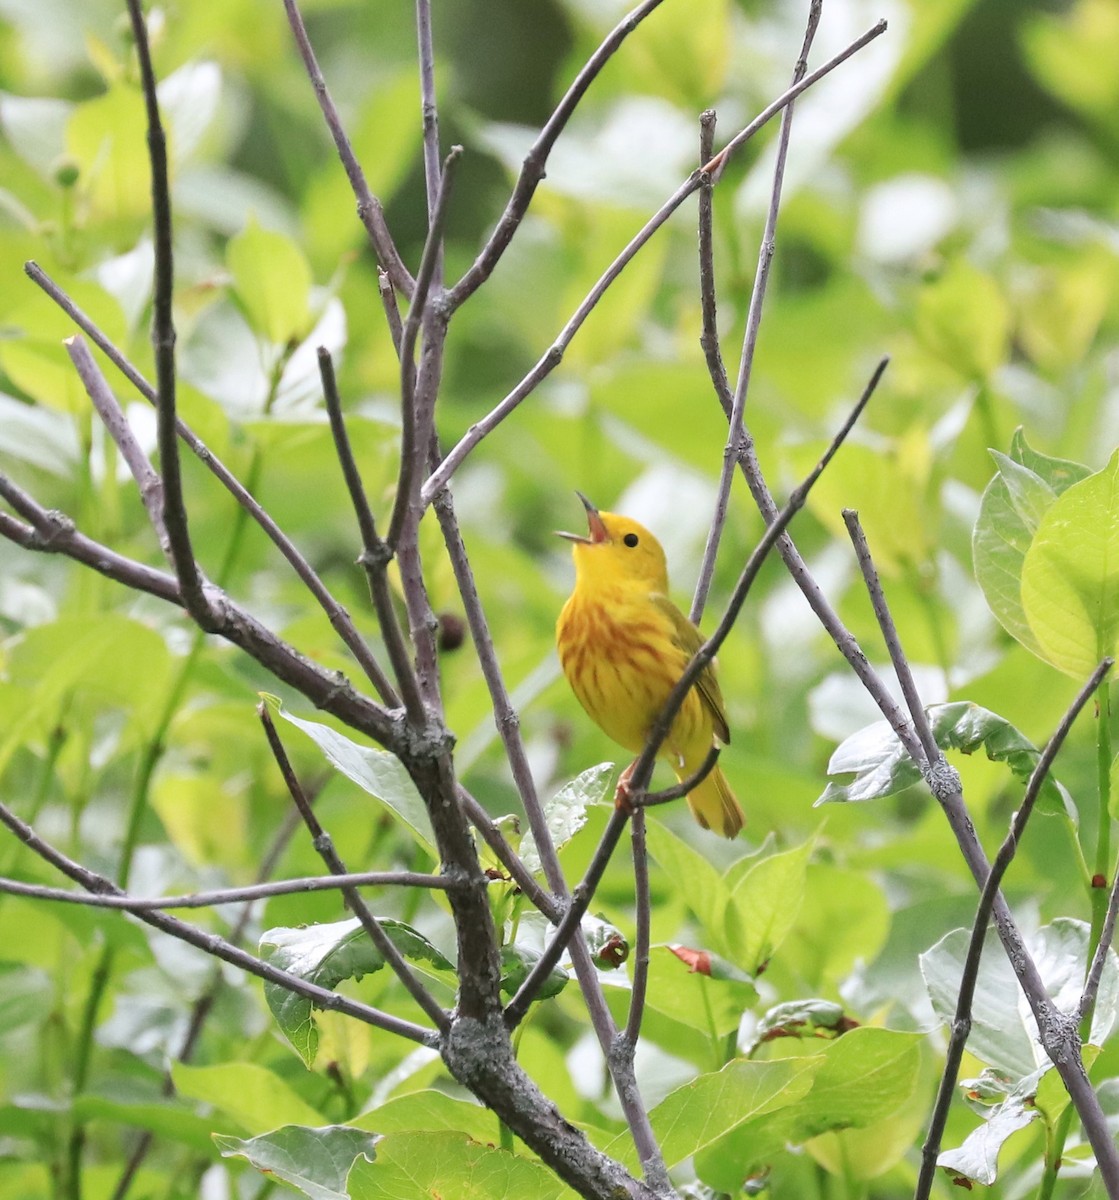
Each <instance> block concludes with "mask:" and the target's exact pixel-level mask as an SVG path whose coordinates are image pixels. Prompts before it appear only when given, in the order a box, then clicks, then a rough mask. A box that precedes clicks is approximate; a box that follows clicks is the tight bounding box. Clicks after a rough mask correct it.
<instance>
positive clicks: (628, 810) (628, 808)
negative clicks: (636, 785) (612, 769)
mask: <svg viewBox="0 0 1119 1200" xmlns="http://www.w3.org/2000/svg"><path fill="white" fill-rule="evenodd" d="M636 766H637V760H636V759H634V760H633V762H631V763H630V764H629V766H628V767H626V769H625V770H624V771H623V772H622V774H621V776H620V778H619V779H618V786H617V787H616V788H615V789H614V807H615V808H620V809H621V810H622V812H624V813H625V814H626V815H627V816H630V817H632V816H633V814H634V810H635V808H636V805H635V804H634V803H633V789H632V788H631V787H630V786H629V781H630V776H632V775H633V768H634V767H636Z"/></svg>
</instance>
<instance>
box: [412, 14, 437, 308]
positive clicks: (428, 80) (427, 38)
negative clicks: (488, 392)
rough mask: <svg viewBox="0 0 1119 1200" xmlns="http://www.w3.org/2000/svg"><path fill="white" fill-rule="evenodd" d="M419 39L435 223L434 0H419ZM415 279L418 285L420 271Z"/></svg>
mask: <svg viewBox="0 0 1119 1200" xmlns="http://www.w3.org/2000/svg"><path fill="white" fill-rule="evenodd" d="M416 42H417V49H418V51H419V59H420V108H421V116H422V120H423V147H424V185H425V189H426V191H427V216H428V221H429V223H430V224H432V225H434V224H435V212H436V209H437V208H438V206H439V192H440V191H441V189H442V187H443V181H442V176H441V174H440V170H439V107H438V104H437V103H436V99H435V46H434V43H433V40H432V33H431V0H416ZM442 252H443V248H442V245H439V246H437V247H436V255H437V265H436V272H437V273H438V271H439V263H438V259H439V258H441V256H442ZM416 282H417V287H418V284H419V275H418V273H417V276H416ZM413 299H414V297H413Z"/></svg>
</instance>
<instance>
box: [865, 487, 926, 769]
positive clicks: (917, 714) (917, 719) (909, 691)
mask: <svg viewBox="0 0 1119 1200" xmlns="http://www.w3.org/2000/svg"><path fill="white" fill-rule="evenodd" d="M843 523H844V524H845V525H846V526H847V532H848V534H849V535H850V537H851V544H852V545H853V546H854V548H855V558H856V559H857V561H858V564H859V570H860V571H861V572H862V576H863V580H864V582H865V583H866V590H867V592H868V593H869V594H870V603H871V607H872V608H873V609H874V615H875V617H876V618H877V620H878V628H879V629H881V630H882V639H883V641H885V643H886V649H887V650H888V651H889V653H890V662H891V663H892V664H893V668H894V674H895V675H896V676H897V680H898V683H899V684H900V685H901V692H902V695H903V696H904V697H905V704H906V707H907V708H908V709H909V715H910V717H911V718H912V721H913V728H914V730H915V731H916V733H917V736H918V737H919V738H920V739H921V746H922V747H923V748H924V752H925V762H926V764H927V765H929V766H931V765H932V764H933V763H935V762H937V760H938V759H940V758H941V757H942V755H941V751H940V747H939V746H938V745H937V744H936V738H935V737H934V736H933V731H932V728H931V726H930V725H929V718H928V714H927V713H926V712H925V707H924V705H923V704H922V703H921V697H920V695H919V694H918V692H917V684H916V683H915V682H914V680H913V672H912V671H911V670H910V669H909V659H908V658H907V657H906V655H905V651H904V650H903V649H902V647H901V639H900V638H899V637H898V630H897V626H896V625H895V624H894V618H893V616H892V615H891V613H890V607H889V605H888V604H887V603H886V596H885V593H884V592H883V591H882V582H881V580H880V579H879V578H878V571H877V570H876V568H875V566H874V561H873V559H872V558H871V556H870V547H869V546H868V545H867V540H866V534H865V533H864V532H863V527H862V525H861V523H860V522H859V514H858V513H857V512H853V511H852V510H851V509H849V508H845V509H844V510H843Z"/></svg>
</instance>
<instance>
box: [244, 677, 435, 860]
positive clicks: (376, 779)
mask: <svg viewBox="0 0 1119 1200" xmlns="http://www.w3.org/2000/svg"><path fill="white" fill-rule="evenodd" d="M264 700H265V702H266V703H268V704H269V705H270V706H271V708H272V710H273V711H274V712H277V713H279V715H280V716H281V717H283V718H284V720H285V721H288V722H290V723H291V724H292V725H294V726H295V727H296V728H297V729H301V730H303V732H304V733H305V734H306V735H307V736H308V737H309V738H310V739H311V740H312V741H313V742H314V743H315V745H317V746H318V748H319V749H320V750H321V751H322V752H323V754H325V755H326V758H327V760H328V761H329V762H330V763H331V765H332V766H334V767H335V768H336V769H337V770H339V771H341V772H342V774H343V775H345V776H346V778H347V779H351V780H352V781H353V782H354V783H356V784H357V785H358V787H360V788H362V789H363V790H364V791H366V792H368V793H369V794H370V795H371V796H374V797H375V798H376V799H377V800H379V801H380V802H381V803H382V804H383V805H384V806H385V807H386V808H388V809H390V810H391V811H392V812H394V813H395V814H396V815H397V816H398V817H399V818H400V819H401V820H402V821H403V822H404V824H405V825H407V826H408V828H409V829H411V831H412V833H413V835H414V836H415V838H416V840H417V841H419V842H420V843H421V844H422V845H423V846H424V847H425V848H426V849H427V850H428V851H429V852H430V853H431V855H432V857H434V858H437V857H438V855H437V854H436V851H435V837H434V834H433V833H432V832H431V821H430V819H429V818H428V815H427V809H426V808H425V807H424V802H423V799H422V797H421V796H420V793H419V792H418V791H417V790H416V785H415V784H414V783H413V782H412V780H411V777H410V776H409V775H408V772H407V771H406V770H405V769H404V765H403V764H402V763H401V761H400V759H398V758H397V757H396V755H395V754H389V753H388V751H387V750H377V749H375V748H374V747H372V746H360V745H358V743H357V742H354V741H351V740H350V739H349V738H348V737H346V735H345V734H342V733H338V732H337V730H334V729H331V728H330V726H329V725H321V724H319V722H317V721H305V720H303V719H302V718H300V717H295V716H292V715H291V713H289V712H288V711H287V710H286V709H285V708H284V707H283V705H282V704H281V703H280V701H279V700H278V699H277V698H276V697H275V696H268V695H265V696H264Z"/></svg>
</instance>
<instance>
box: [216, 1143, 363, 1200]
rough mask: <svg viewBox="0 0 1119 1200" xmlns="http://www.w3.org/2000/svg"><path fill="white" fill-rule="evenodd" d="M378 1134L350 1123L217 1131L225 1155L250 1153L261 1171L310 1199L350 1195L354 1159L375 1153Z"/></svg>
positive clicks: (342, 1198)
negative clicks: (243, 1133) (247, 1133)
mask: <svg viewBox="0 0 1119 1200" xmlns="http://www.w3.org/2000/svg"><path fill="white" fill-rule="evenodd" d="M376 1141H377V1139H376V1137H374V1136H373V1135H372V1134H369V1133H365V1132H363V1131H362V1130H360V1129H351V1128H350V1127H349V1126H346V1125H326V1126H323V1127H321V1128H318V1129H313V1128H308V1127H307V1126H305V1125H285V1126H283V1128H281V1129H276V1130H273V1131H272V1132H271V1133H266V1134H263V1135H262V1136H260V1137H255V1138H250V1139H248V1140H247V1141H242V1139H240V1138H235V1137H227V1136H222V1135H215V1136H214V1144H215V1145H216V1146H217V1147H218V1149H219V1150H220V1151H221V1153H222V1157H223V1158H234V1157H236V1158H245V1159H248V1161H249V1162H250V1163H252V1165H253V1166H254V1167H256V1168H257V1170H258V1171H260V1172H262V1173H263V1174H264V1175H266V1176H268V1177H269V1178H272V1177H275V1178H276V1179H279V1180H281V1181H282V1182H283V1183H286V1184H289V1185H290V1186H291V1187H293V1188H296V1189H298V1190H299V1191H301V1192H302V1193H303V1194H304V1195H305V1196H309V1197H310V1198H311V1200H348V1196H347V1192H346V1177H347V1176H348V1175H349V1173H350V1168H351V1167H352V1166H353V1165H354V1161H355V1160H356V1159H357V1158H359V1157H361V1158H364V1159H365V1160H366V1161H369V1162H371V1161H373V1159H374V1158H376V1150H375V1149H374V1146H375V1144H376Z"/></svg>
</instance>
